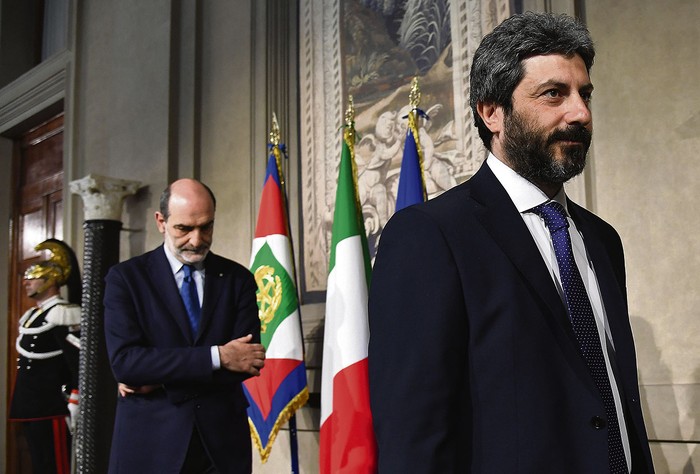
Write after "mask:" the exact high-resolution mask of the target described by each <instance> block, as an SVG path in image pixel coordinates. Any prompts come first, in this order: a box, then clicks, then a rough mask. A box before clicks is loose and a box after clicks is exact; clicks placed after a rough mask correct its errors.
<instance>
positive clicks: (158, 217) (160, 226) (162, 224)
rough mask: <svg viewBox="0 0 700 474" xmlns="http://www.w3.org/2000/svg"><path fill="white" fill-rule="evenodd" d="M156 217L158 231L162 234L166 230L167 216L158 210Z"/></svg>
mask: <svg viewBox="0 0 700 474" xmlns="http://www.w3.org/2000/svg"><path fill="white" fill-rule="evenodd" d="M154 217H155V219H156V225H157V226H158V232H160V233H161V234H162V233H164V232H165V221H166V219H165V217H164V216H163V214H161V213H160V212H158V211H156V212H155V215H154Z"/></svg>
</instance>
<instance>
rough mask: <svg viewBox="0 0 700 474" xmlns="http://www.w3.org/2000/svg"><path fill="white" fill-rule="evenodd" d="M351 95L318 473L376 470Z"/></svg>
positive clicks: (366, 277)
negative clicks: (370, 404)
mask: <svg viewBox="0 0 700 474" xmlns="http://www.w3.org/2000/svg"><path fill="white" fill-rule="evenodd" d="M353 120H354V110H353V108H352V97H350V105H349V109H348V112H347V113H346V125H345V129H344V133H343V146H342V153H341V158H340V166H339V171H338V189H337V192H336V200H335V212H334V214H333V230H332V239H331V240H332V243H331V252H330V265H329V274H328V289H327V293H326V321H325V332H324V338H323V366H322V369H323V372H322V379H321V433H320V472H321V474H338V473H353V474H354V473H374V472H376V466H377V464H376V442H375V440H374V431H373V428H372V414H371V411H370V406H369V384H368V374H367V345H368V343H369V325H368V319H367V317H368V316H367V298H368V288H369V282H370V275H371V267H370V258H369V250H368V247H367V237H366V235H365V229H364V221H363V219H362V212H361V208H360V205H359V200H358V194H357V172H356V169H355V164H354V158H355V157H354V142H355V129H354V122H353Z"/></svg>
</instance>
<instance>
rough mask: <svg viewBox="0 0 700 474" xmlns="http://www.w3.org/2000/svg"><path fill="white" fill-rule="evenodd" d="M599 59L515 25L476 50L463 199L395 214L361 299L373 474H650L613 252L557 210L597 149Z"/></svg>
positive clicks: (593, 229)
mask: <svg viewBox="0 0 700 474" xmlns="http://www.w3.org/2000/svg"><path fill="white" fill-rule="evenodd" d="M594 54H595V52H594V48H593V43H592V41H591V38H590V36H589V33H588V31H587V30H586V28H585V27H584V26H583V25H582V24H581V23H579V22H577V21H575V20H574V19H572V18H570V17H566V16H555V15H550V14H535V13H526V14H522V15H515V16H513V17H511V18H509V19H507V20H505V21H504V22H503V23H502V24H501V25H499V26H498V27H496V28H495V30H494V31H493V32H492V33H490V34H488V35H486V36H485V37H484V39H483V40H482V42H481V44H480V46H479V47H478V49H477V51H476V52H475V55H474V62H473V65H472V69H471V106H472V110H473V113H474V117H475V121H476V125H477V128H478V130H479V134H480V136H481V138H482V140H483V142H484V144H485V146H486V148H487V149H488V150H489V152H490V153H489V156H488V158H487V159H486V161H485V163H484V164H483V165H482V167H481V168H480V170H479V171H478V172H477V173H476V174H475V175H474V176H473V177H472V178H471V179H469V180H468V181H467V182H466V183H464V184H462V185H459V186H457V187H455V188H453V189H451V190H449V191H447V192H445V193H444V194H442V195H441V196H439V197H437V198H435V199H433V200H431V201H429V202H427V203H422V204H418V205H415V206H412V207H409V208H406V209H404V210H402V211H400V212H398V213H396V214H395V215H394V216H393V218H392V219H391V220H390V222H389V223H388V224H387V226H386V227H385V229H384V231H383V233H382V236H381V242H380V245H379V251H378V254H377V258H376V262H375V266H374V271H373V275H372V284H371V289H370V297H369V324H370V343H369V377H370V382H369V383H370V401H371V407H372V414H373V418H374V427H375V433H376V438H377V444H378V465H379V472H381V473H397V472H420V473H457V472H474V473H494V474H503V473H509V474H515V473H523V474H531V473H589V474H593V473H596V474H597V473H603V472H614V473H629V472H633V473H649V472H653V466H652V461H651V455H650V451H649V445H648V441H647V435H646V430H645V426H644V421H643V419H642V411H641V406H640V399H639V390H638V382H637V367H636V361H635V358H636V357H635V350H634V343H633V339H632V332H631V329H630V324H629V316H628V312H627V297H626V284H625V267H624V258H623V250H622V243H621V240H620V237H619V236H618V234H617V232H616V231H615V230H614V229H613V228H612V227H611V226H610V225H608V224H607V223H605V222H604V221H603V220H601V219H600V218H598V217H596V216H595V215H593V214H592V213H590V212H588V211H587V210H585V209H584V208H582V207H580V206H578V205H576V204H575V203H573V202H572V201H571V200H569V199H568V198H567V197H566V194H565V191H564V188H563V183H564V182H566V181H567V180H569V179H570V178H572V177H573V176H575V175H577V174H578V173H580V172H581V171H582V170H583V169H584V166H585V162H586V154H587V151H588V147H589V145H590V141H591V132H592V118H591V110H590V102H591V95H592V92H593V85H592V83H591V80H590V76H589V71H590V68H591V66H592V64H593V57H594Z"/></svg>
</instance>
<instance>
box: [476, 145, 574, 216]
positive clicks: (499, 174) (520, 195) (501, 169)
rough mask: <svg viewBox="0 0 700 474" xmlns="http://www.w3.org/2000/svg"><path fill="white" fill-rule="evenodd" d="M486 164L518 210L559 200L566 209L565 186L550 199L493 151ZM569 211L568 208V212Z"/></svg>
mask: <svg viewBox="0 0 700 474" xmlns="http://www.w3.org/2000/svg"><path fill="white" fill-rule="evenodd" d="M486 164H487V165H488V166H489V168H491V171H492V172H493V174H494V175H495V176H496V179H498V181H499V182H500V183H501V185H502V186H503V187H504V188H505V190H506V193H508V196H510V199H511V201H513V204H515V207H516V208H517V209H518V212H520V213H524V212H527V211H529V210H530V209H532V208H533V207H535V206H539V205H540V204H544V203H546V202H549V201H557V202H558V203H559V204H561V205H562V206H564V209H566V192H565V191H564V187H563V186H562V188H561V190H559V192H558V193H557V195H556V196H554V198H552V199H549V197H548V196H547V195H546V194H545V193H544V192H543V191H542V190H541V189H540V188H538V187H537V186H535V185H534V184H532V183H531V182H530V181H528V180H527V179H525V178H523V177H522V176H520V175H519V174H518V173H516V172H515V171H514V170H513V169H512V168H510V167H509V166H508V165H506V164H505V163H503V162H502V161H501V160H499V159H498V158H496V157H495V156H494V155H493V153H489V156H488V158H487V159H486ZM568 212H569V211H568V210H567V214H568Z"/></svg>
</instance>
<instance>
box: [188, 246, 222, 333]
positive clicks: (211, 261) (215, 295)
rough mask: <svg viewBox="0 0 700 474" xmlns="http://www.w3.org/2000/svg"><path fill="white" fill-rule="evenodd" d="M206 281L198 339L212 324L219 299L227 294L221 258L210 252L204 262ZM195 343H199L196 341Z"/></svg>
mask: <svg viewBox="0 0 700 474" xmlns="http://www.w3.org/2000/svg"><path fill="white" fill-rule="evenodd" d="M204 268H205V280H204V298H203V301H202V319H201V321H200V322H199V333H198V334H197V338H196V339H198V338H199V336H201V335H202V334H204V332H205V330H206V329H207V327H208V326H209V324H210V323H211V320H212V317H213V315H214V311H215V310H216V306H217V303H218V301H219V298H220V297H221V295H222V294H224V292H226V288H225V285H226V283H225V282H226V278H225V272H224V271H223V268H222V266H221V265H220V260H219V258H218V257H217V256H216V255H214V254H212V253H211V252H209V254H208V255H207V258H206V260H205V262H204ZM195 342H197V341H196V340H195Z"/></svg>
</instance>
